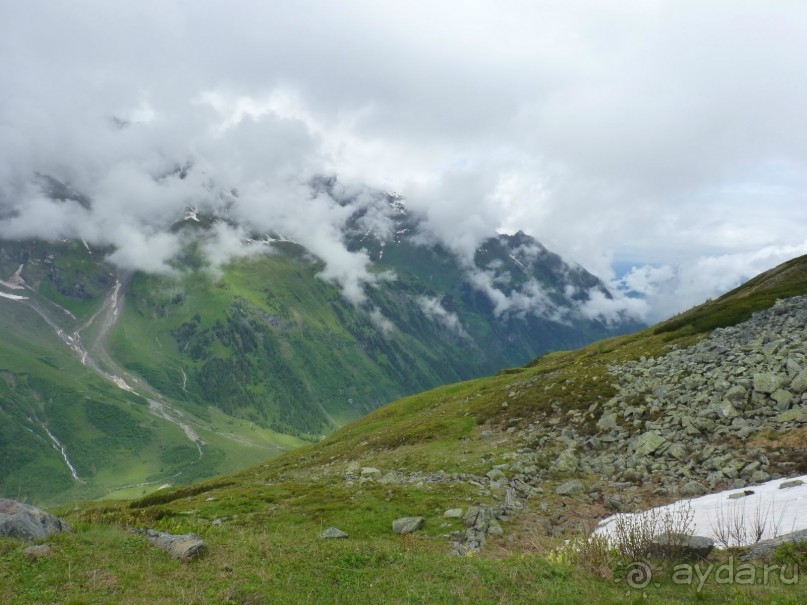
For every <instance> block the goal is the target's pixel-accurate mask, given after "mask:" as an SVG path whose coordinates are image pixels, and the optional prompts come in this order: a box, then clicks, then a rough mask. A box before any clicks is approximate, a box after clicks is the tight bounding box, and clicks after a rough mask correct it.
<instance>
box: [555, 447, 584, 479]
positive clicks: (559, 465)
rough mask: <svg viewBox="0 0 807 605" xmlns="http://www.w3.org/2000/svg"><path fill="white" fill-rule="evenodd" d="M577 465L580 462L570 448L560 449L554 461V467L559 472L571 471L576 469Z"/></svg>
mask: <svg viewBox="0 0 807 605" xmlns="http://www.w3.org/2000/svg"><path fill="white" fill-rule="evenodd" d="M579 466H580V463H579V461H578V460H577V456H575V455H574V454H573V453H572V452H571V451H570V450H564V451H562V452H561V453H560V456H558V459H557V460H556V461H555V468H556V469H557V470H558V471H560V472H561V473H572V472H574V471H576V470H577V469H578V467H579Z"/></svg>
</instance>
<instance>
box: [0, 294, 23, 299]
mask: <svg viewBox="0 0 807 605" xmlns="http://www.w3.org/2000/svg"><path fill="white" fill-rule="evenodd" d="M0 296H2V297H3V298H8V299H11V300H28V297H27V296H18V295H16V294H7V293H5V292H0Z"/></svg>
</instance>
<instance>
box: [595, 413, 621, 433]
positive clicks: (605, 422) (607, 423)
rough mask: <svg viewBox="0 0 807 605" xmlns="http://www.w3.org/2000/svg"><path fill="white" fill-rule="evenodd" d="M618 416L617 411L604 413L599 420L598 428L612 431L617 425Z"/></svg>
mask: <svg viewBox="0 0 807 605" xmlns="http://www.w3.org/2000/svg"><path fill="white" fill-rule="evenodd" d="M617 418H618V416H617V415H616V413H611V414H603V415H602V417H601V418H600V419H599V420H598V421H597V428H598V429H600V430H601V431H611V430H613V429H615V428H616V427H617V422H616V421H617Z"/></svg>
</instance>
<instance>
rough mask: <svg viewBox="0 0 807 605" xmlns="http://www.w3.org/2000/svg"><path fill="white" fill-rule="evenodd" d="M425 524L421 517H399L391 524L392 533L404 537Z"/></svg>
mask: <svg viewBox="0 0 807 605" xmlns="http://www.w3.org/2000/svg"><path fill="white" fill-rule="evenodd" d="M424 523H426V519H424V518H423V517H401V518H400V519H395V521H393V522H392V531H394V532H395V533H396V534H401V535H402V536H405V535H406V534H411V533H412V532H414V531H417V530H419V529H420V528H421V527H423V524H424Z"/></svg>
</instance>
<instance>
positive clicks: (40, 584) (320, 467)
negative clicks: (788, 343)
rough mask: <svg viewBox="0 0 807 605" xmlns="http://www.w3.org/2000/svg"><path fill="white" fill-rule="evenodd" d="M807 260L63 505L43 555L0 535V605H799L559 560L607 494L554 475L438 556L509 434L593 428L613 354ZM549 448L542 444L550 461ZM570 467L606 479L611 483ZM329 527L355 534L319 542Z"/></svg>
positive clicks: (795, 273)
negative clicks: (296, 442) (463, 544)
mask: <svg viewBox="0 0 807 605" xmlns="http://www.w3.org/2000/svg"><path fill="white" fill-rule="evenodd" d="M806 269H807V257H802V258H800V259H796V260H794V261H792V262H791V263H787V264H786V265H784V266H782V267H780V268H778V269H776V270H774V271H771V272H769V273H767V274H764V275H762V276H760V277H758V278H756V279H755V280H752V281H751V282H749V284H747V285H745V286H743V287H742V288H739V289H737V290H735V291H733V292H731V293H729V294H727V295H725V296H723V297H721V298H720V299H717V300H715V301H710V302H708V303H706V304H705V305H703V306H701V307H697V308H695V309H693V310H691V311H689V312H687V313H684V314H682V315H680V316H678V317H676V318H673V319H672V320H670V321H668V322H665V323H662V324H660V325H658V326H656V327H654V328H651V329H648V330H645V331H644V332H641V333H639V334H634V335H631V336H624V337H617V338H612V339H609V340H605V341H600V342H597V343H595V344H593V345H590V346H588V347H585V348H583V349H580V350H577V351H569V352H558V353H553V354H548V355H544V356H542V357H540V358H538V359H536V360H534V361H533V362H531V363H529V364H528V365H526V366H523V367H520V368H514V369H512V370H507V371H503V372H501V373H499V374H498V375H496V376H493V377H490V378H482V379H477V380H472V381H468V382H463V383H459V384H454V385H450V386H445V387H441V388H438V389H435V390H432V391H429V392H425V393H421V394H418V395H415V396H411V397H407V398H405V399H402V400H400V401H397V402H395V403H392V404H390V405H387V406H385V407H383V408H381V409H379V410H376V411H374V412H372V413H371V414H369V415H367V416H366V417H365V418H362V419H361V420H359V421H356V422H354V423H352V424H350V425H348V426H345V427H343V428H341V429H340V430H338V431H336V432H335V433H334V434H333V435H332V436H330V437H329V438H327V439H325V440H324V441H322V442H320V443H317V444H313V445H310V446H307V447H304V448H300V449H298V450H295V451H293V452H290V453H288V454H285V455H283V456H281V457H279V458H277V459H275V460H273V461H270V462H266V463H264V464H262V465H259V466H256V467H253V468H251V469H248V470H246V471H242V472H239V473H236V474H233V475H229V476H225V477H220V478H218V479H215V480H212V481H208V482H204V483H199V484H196V485H193V486H188V487H182V488H173V489H168V490H161V491H159V492H157V493H154V494H151V495H147V496H145V497H143V498H140V499H137V500H130V501H117V502H111V501H107V502H103V503H86V504H83V505H81V506H80V507H79V508H78V509H77V510H68V509H65V510H64V511H62V512H64V513H65V514H66V515H67V517H68V518H69V519H70V520H72V521H73V522H74V523H76V529H77V531H76V533H75V534H71V535H63V536H59V537H58V538H57V539H55V540H54V541H53V543H54V545H55V554H54V555H53V556H51V557H50V558H48V559H45V560H40V561H37V562H36V563H35V564H28V563H26V562H25V559H24V557H23V555H22V554H21V552H20V547H19V546H18V545H16V544H13V543H11V542H9V541H2V540H0V557H2V560H3V562H4V564H5V567H4V569H5V570H6V571H5V572H4V573H5V576H4V578H5V579H6V580H7V582H6V584H5V587H4V589H0V590H5V593H4V594H3V593H2V592H0V594H3V596H4V597H5V600H6V601H8V602H10V603H23V602H31V601H36V602H43V603H49V602H64V601H65V600H67V601H68V602H74V603H80V602H81V603H100V602H105V601H107V600H110V599H114V600H118V601H123V602H149V603H170V602H177V601H181V602H187V603H269V602H287V603H299V602H328V603H353V602H357V601H368V602H389V603H397V602H411V603H440V602H444V603H456V602H460V603H493V602H497V603H502V602H504V603H534V602H545V603H624V602H652V603H692V602H699V603H700V602H702V603H748V604H750V603H783V604H784V603H793V604H795V603H802V602H803V590H804V585H803V580H802V582H801V583H800V584H797V585H790V584H786V583H782V582H778V581H776V577H778V576H772V577H771V579H770V581H769V582H766V583H764V584H763V583H762V582H759V583H755V584H751V585H749V584H742V585H740V584H737V583H733V584H730V585H727V584H724V583H719V582H715V581H714V578H712V579H710V580H708V581H706V582H705V584H704V585H703V586H702V587H700V588H699V587H698V586H697V585H695V584H690V585H681V584H676V583H674V582H673V581H672V578H671V576H670V575H669V574H665V573H664V572H659V573H658V574H657V576H655V577H654V582H653V583H652V584H649V585H648V586H647V587H646V588H645V589H643V590H636V589H631V588H629V587H628V586H627V585H626V582H625V578H626V575H625V574H626V572H627V570H626V569H621V568H620V569H598V568H596V567H592V566H590V565H586V564H585V561H582V562H581V561H571V560H568V559H564V557H558V556H556V555H555V554H553V552H555V551H554V550H553V549H554V548H555V547H557V546H558V544H559V543H560V542H561V540H562V539H563V538H564V537H568V535H569V534H566V535H557V534H555V535H553V532H552V531H551V529H552V528H553V527H557V525H558V523H559V521H560V520H561V518H562V519H565V520H573V521H575V522H576V523H578V524H579V525H580V526H582V527H589V528H590V527H591V526H592V524H593V523H595V522H596V520H597V519H599V518H601V517H602V516H604V515H605V514H606V510H605V508H603V506H602V505H601V504H599V503H598V502H599V501H601V500H598V501H597V502H595V501H593V500H592V499H591V498H589V497H587V495H586V494H585V493H584V494H581V495H578V496H575V497H567V496H560V495H558V494H556V493H555V490H554V487H555V486H556V485H557V484H558V483H560V482H562V481H564V480H566V479H568V478H569V475H567V474H564V473H557V474H555V475H551V474H550V476H549V477H548V478H547V481H546V482H545V484H544V485H543V486H542V487H543V489H542V490H541V491H540V492H536V495H535V496H534V497H533V498H531V499H530V500H529V504H528V506H526V508H525V509H524V510H522V511H521V512H520V513H514V514H512V515H511V516H509V518H508V519H507V520H505V521H503V526H504V530H503V533H502V535H501V536H500V537H492V538H490V539H489V541H488V544H487V546H486V547H485V548H484V549H483V550H482V551H480V552H478V553H475V554H473V556H464V557H451V556H449V555H448V554H447V553H448V550H449V549H450V544H449V539H448V536H449V535H450V534H451V532H455V531H461V530H463V529H464V525H463V523H462V521H461V520H459V519H447V518H445V517H444V516H443V512H444V511H445V510H447V509H450V508H455V507H462V508H468V507H469V506H472V505H489V506H497V505H500V504H501V503H502V501H503V500H505V499H506V498H507V496H506V495H505V494H504V493H503V491H502V490H501V489H498V488H496V487H494V486H493V484H492V480H490V481H489V480H488V479H486V477H485V474H486V473H488V472H489V471H490V469H491V468H494V467H496V466H497V465H499V464H507V463H508V462H509V461H511V460H512V459H513V454H514V453H515V452H517V451H518V450H519V448H520V447H522V446H523V445H524V444H523V443H520V441H519V438H518V437H517V435H519V434H520V433H519V431H518V430H517V428H518V427H521V426H524V425H526V424H529V423H531V422H540V423H547V424H558V425H561V426H562V425H563V424H564V423H568V422H571V420H570V418H571V416H570V414H569V412H570V411H573V410H582V411H583V412H584V413H583V414H581V415H575V416H574V418H576V419H579V420H575V422H580V423H582V425H586V423H589V422H592V421H594V420H595V416H594V415H593V414H590V415H587V414H588V411H589V410H592V409H595V408H594V407H593V406H594V404H596V403H597V402H599V401H602V400H604V399H607V398H610V397H611V396H612V395H613V393H614V392H615V386H614V385H612V384H610V383H609V382H610V381H609V379H608V374H607V367H608V366H609V365H611V364H616V363H623V362H625V361H630V360H634V359H639V358H641V357H642V356H646V357H649V356H659V355H664V354H665V353H666V352H667V351H668V350H669V347H670V346H671V345H679V346H683V345H687V344H691V343H693V342H695V341H697V340H698V339H700V338H702V337H704V336H705V335H706V334H707V333H708V331H709V330H711V329H712V328H714V327H717V326H727V325H733V324H735V323H737V322H739V321H742V320H744V319H746V318H747V317H748V315H749V314H750V313H751V312H753V311H754V310H760V309H764V308H767V307H769V306H770V305H771V304H772V303H773V302H775V300H776V299H777V298H779V297H781V296H792V295H796V294H807V279H805V270H806ZM782 437H783V438H784V437H786V436H785V435H783V436H782ZM739 446H742V444H740V445H739ZM553 456H555V453H554V451H553V449H552V444H547V449H546V457H547V465H546V467H547V468H549V464H548V462H549V459H550V458H552V457H553ZM367 467H372V468H374V469H378V471H379V472H378V473H376V472H375V471H372V470H364V471H363V469H367ZM500 468H504V469H505V470H507V467H506V466H505V467H500ZM574 477H576V478H579V479H583V480H585V482H586V483H587V484H589V485H591V486H594V487H596V488H597V489H598V490H606V489H609V488H608V480H609V478H607V477H584V476H580V475H574ZM611 489H614V488H611ZM636 494H637V496H638V497H639V503H640V504H645V505H647V504H650V503H655V502H659V501H660V500H663V497H660V496H659V495H658V494H656V493H654V492H653V491H652V487H648V488H643V487H640V488H639V489H638V490H636ZM409 515H421V516H423V517H425V519H426V524H425V527H424V529H423V531H421V532H417V533H415V534H413V535H410V536H405V537H401V536H398V535H395V534H393V533H392V532H391V531H390V523H391V522H392V520H393V519H395V518H397V517H401V516H409ZM330 525H335V526H337V527H339V528H340V529H342V530H344V531H346V532H348V533H349V534H350V538H349V539H348V540H344V541H338V540H336V541H324V540H321V539H320V538H319V537H318V534H319V532H320V531H321V530H322V529H323V528H325V527H328V526H330ZM133 526H135V527H154V528H158V529H161V530H164V531H170V532H173V533H181V532H186V531H194V532H196V533H197V534H199V535H201V536H202V537H204V539H206V540H207V541H208V543H209V547H210V550H209V553H208V554H207V555H206V556H205V557H203V558H202V559H200V560H197V561H194V562H192V563H190V564H182V563H177V562H174V561H170V560H168V559H167V557H166V556H165V555H164V554H163V553H161V552H159V551H155V550H154V549H152V548H151V547H150V546H148V545H147V544H146V543H145V541H144V540H143V539H142V538H140V537H138V536H136V535H132V534H128V533H126V532H125V529H126V528H129V527H133ZM731 554H732V553H727V554H721V555H719V556H718V559H717V562H718V563H719V562H720V561H723V562H726V561H727V560H728V559H727V557H729V556H730V555H731ZM758 572H759V573H760V574H761V573H762V568H758ZM166 579H168V581H166ZM71 599H72V600H71Z"/></svg>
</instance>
